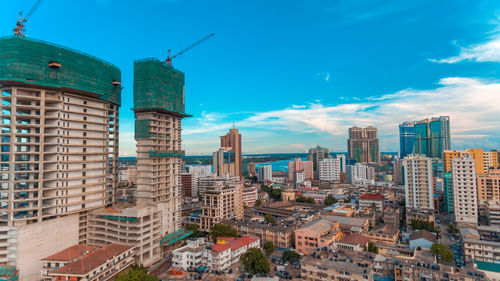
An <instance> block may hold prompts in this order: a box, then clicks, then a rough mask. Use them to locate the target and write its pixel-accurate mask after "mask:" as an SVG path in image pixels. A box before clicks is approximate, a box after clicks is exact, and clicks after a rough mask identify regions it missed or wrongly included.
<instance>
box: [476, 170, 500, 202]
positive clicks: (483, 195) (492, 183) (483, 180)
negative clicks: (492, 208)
mask: <svg viewBox="0 0 500 281" xmlns="http://www.w3.org/2000/svg"><path fill="white" fill-rule="evenodd" d="M477 199H478V201H479V203H486V202H487V201H489V200H495V201H500V169H495V170H490V171H489V173H488V174H485V175H479V176H478V177H477Z"/></svg>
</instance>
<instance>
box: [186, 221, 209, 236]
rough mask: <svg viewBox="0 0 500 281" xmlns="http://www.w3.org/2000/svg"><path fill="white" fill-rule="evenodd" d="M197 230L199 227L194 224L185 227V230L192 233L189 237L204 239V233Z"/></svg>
mask: <svg viewBox="0 0 500 281" xmlns="http://www.w3.org/2000/svg"><path fill="white" fill-rule="evenodd" d="M198 228H199V226H198V225H197V224H194V223H190V224H188V225H186V230H188V231H192V232H193V234H192V235H191V237H193V238H200V237H205V233H203V232H202V231H200V230H198Z"/></svg>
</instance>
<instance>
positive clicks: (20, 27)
mask: <svg viewBox="0 0 500 281" xmlns="http://www.w3.org/2000/svg"><path fill="white" fill-rule="evenodd" d="M42 1H43V0H37V1H36V2H35V4H34V5H33V7H31V10H30V11H29V12H28V13H27V14H26V16H25V17H24V18H23V12H22V11H21V12H19V19H18V20H17V23H16V28H14V34H15V35H17V36H20V37H26V34H25V32H24V30H25V27H24V23H25V22H27V21H28V20H29V18H30V17H31V15H33V13H34V12H35V11H36V9H38V7H39V6H40V4H42Z"/></svg>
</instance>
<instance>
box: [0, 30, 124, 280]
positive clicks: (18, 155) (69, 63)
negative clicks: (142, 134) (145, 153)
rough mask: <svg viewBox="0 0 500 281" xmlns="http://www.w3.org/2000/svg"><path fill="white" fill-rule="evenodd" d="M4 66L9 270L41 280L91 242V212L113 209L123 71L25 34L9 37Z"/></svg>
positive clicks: (0, 183) (0, 209) (3, 183)
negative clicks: (49, 264) (45, 270)
mask: <svg viewBox="0 0 500 281" xmlns="http://www.w3.org/2000/svg"><path fill="white" fill-rule="evenodd" d="M74 61H79V62H80V63H79V64H75V63H73V62H74ZM0 66H1V67H0V85H1V86H0V93H1V94H0V104H1V107H2V111H1V123H0V129H1V132H0V134H1V139H2V146H1V152H0V155H1V163H0V165H1V166H0V188H1V193H0V236H1V238H0V248H1V249H2V251H0V263H1V264H7V265H10V266H14V267H16V268H17V270H18V271H19V278H20V280H28V281H29V280H38V279H39V277H40V276H39V275H40V267H39V265H40V259H42V258H44V257H46V256H48V254H47V253H52V252H54V251H58V250H62V249H64V248H67V247H69V246H71V245H73V244H77V243H85V242H86V240H87V237H86V227H85V225H86V220H87V213H88V212H89V211H91V210H94V209H96V208H100V207H104V206H107V205H110V204H112V200H113V193H114V192H115V190H116V187H117V184H118V179H117V177H118V121H119V107H120V103H121V96H120V95H121V86H120V85H121V83H120V81H121V72H120V70H119V69H118V68H117V67H116V66H114V65H112V64H110V63H108V62H106V61H103V60H101V59H98V58H95V57H93V56H90V55H87V54H84V53H81V52H78V51H75V50H72V49H69V48H66V47H61V46H58V45H54V44H52V43H49V42H44V41H39V40H35V39H29V38H21V37H2V38H0ZM80 225H83V226H84V227H79V226H80ZM47 237H50V239H46V238H47Z"/></svg>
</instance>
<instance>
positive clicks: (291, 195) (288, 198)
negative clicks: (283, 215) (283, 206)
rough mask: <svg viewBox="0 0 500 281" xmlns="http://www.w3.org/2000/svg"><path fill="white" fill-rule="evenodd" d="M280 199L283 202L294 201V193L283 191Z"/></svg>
mask: <svg viewBox="0 0 500 281" xmlns="http://www.w3.org/2000/svg"><path fill="white" fill-rule="evenodd" d="M281 199H282V200H283V201H285V202H286V201H295V191H293V190H284V191H283V192H281Z"/></svg>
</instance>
